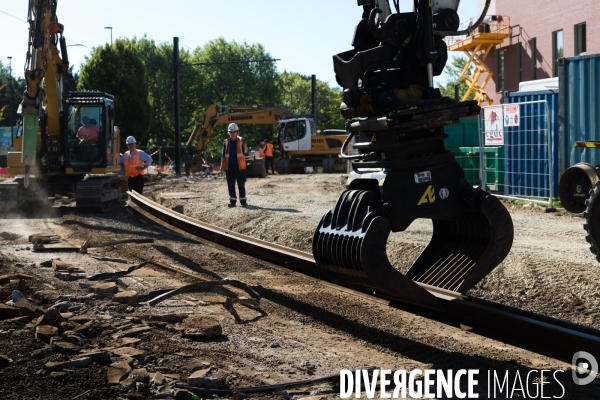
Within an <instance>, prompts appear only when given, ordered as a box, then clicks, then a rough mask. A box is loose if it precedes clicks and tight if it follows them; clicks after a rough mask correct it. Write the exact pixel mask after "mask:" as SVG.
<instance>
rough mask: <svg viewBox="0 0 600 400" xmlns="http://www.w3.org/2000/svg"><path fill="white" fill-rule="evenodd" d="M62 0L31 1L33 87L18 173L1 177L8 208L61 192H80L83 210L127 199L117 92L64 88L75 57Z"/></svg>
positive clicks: (12, 170)
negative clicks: (120, 159) (59, 6)
mask: <svg viewBox="0 0 600 400" xmlns="http://www.w3.org/2000/svg"><path fill="white" fill-rule="evenodd" d="M57 2H58V1H57V0H30V1H29V9H28V14H27V21H28V23H29V37H28V45H29V47H28V51H27V59H26V64H25V81H26V84H27V88H26V91H25V92H24V94H23V100H22V102H21V104H20V105H19V110H18V112H19V114H20V115H21V118H22V119H21V122H20V134H19V135H18V137H16V138H14V146H13V147H14V150H13V151H11V152H9V153H8V157H7V160H8V161H7V162H8V169H7V173H8V174H9V175H10V176H12V177H14V178H12V179H10V180H8V181H4V182H1V183H0V207H2V208H3V209H4V211H5V212H6V211H13V210H23V209H28V208H32V207H35V206H37V205H39V203H40V201H41V202H42V203H44V202H47V200H48V198H49V197H53V196H55V195H62V196H68V197H71V196H73V195H74V196H75V200H76V204H77V209H78V210H81V211H92V212H98V211H100V212H101V211H107V210H110V209H111V208H113V207H115V206H118V205H120V204H123V203H124V202H125V201H126V200H127V193H126V192H127V182H126V180H125V179H124V177H121V176H119V175H117V174H112V175H111V174H110V173H117V172H118V171H119V170H120V169H121V167H120V166H119V165H118V164H117V159H118V157H119V143H120V141H119V130H118V128H117V127H115V126H114V119H115V102H114V97H113V96H112V95H110V94H107V93H103V92H99V91H81V92H70V93H68V94H66V95H64V94H63V74H64V73H65V71H67V69H68V67H69V60H68V56H67V46H66V42H65V38H64V36H63V32H64V26H63V25H62V24H60V23H59V22H58V18H57V15H56V8H57ZM82 121H84V122H85V126H84V122H82ZM80 128H81V129H80Z"/></svg>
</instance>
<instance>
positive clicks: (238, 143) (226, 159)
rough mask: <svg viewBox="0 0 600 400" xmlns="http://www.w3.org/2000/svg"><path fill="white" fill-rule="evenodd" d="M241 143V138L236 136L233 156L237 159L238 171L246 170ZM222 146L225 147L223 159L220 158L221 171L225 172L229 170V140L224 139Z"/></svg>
mask: <svg viewBox="0 0 600 400" xmlns="http://www.w3.org/2000/svg"><path fill="white" fill-rule="evenodd" d="M243 141H244V139H243V138H242V137H241V136H238V138H237V140H236V146H237V149H236V151H235V154H236V157H237V162H238V167H239V169H240V171H242V170H245V169H246V157H245V156H244V152H243V151H242V142H243ZM223 145H224V146H225V154H224V157H223V158H221V169H223V171H227V169H228V168H229V139H225V141H224V142H223Z"/></svg>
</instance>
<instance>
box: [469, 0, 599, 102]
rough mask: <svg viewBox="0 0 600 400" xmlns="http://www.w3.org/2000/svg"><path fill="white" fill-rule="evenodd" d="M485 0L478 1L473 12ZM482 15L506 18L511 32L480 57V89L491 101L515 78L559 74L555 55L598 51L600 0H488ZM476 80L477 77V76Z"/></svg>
mask: <svg viewBox="0 0 600 400" xmlns="http://www.w3.org/2000/svg"><path fill="white" fill-rule="evenodd" d="M484 5H485V0H478V4H477V8H478V15H479V14H480V13H481V12H482V10H483V7H484ZM487 15H501V16H503V17H504V19H508V20H509V21H510V35H509V37H508V38H507V39H505V40H504V42H503V43H502V44H500V45H496V46H495V48H494V50H492V51H491V52H490V54H489V56H488V57H487V58H486V60H485V64H486V65H487V66H488V67H489V68H490V69H491V70H492V71H493V76H492V79H491V80H490V81H489V82H488V84H487V86H486V87H485V92H486V93H487V95H488V96H489V97H490V98H491V99H492V100H493V101H494V104H499V103H503V102H504V96H503V93H504V92H505V91H517V90H519V82H523V81H530V80H537V79H545V78H551V77H555V76H558V67H557V63H556V59H557V58H559V57H572V56H577V55H585V54H595V53H600V30H599V29H598V25H600V24H599V23H598V15H600V0H580V1H577V2H573V1H570V0H492V1H491V4H490V7H489V9H488V12H487ZM480 81H481V80H480Z"/></svg>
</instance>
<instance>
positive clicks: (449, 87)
mask: <svg viewBox="0 0 600 400" xmlns="http://www.w3.org/2000/svg"><path fill="white" fill-rule="evenodd" d="M467 61H468V60H467V58H465V57H456V58H455V59H453V60H452V62H451V63H450V64H448V65H446V69H445V70H444V71H445V72H446V74H447V75H448V82H446V84H445V85H440V84H438V85H437V86H438V88H439V89H440V92H441V93H442V96H446V97H450V98H451V99H453V98H454V86H455V85H458V95H459V100H461V99H462V97H463V96H464V95H465V93H467V90H468V89H469V86H467V83H466V82H465V81H463V80H462V79H461V78H460V74H461V73H462V71H463V70H464V68H465V65H466V64H467ZM472 72H473V67H472V66H470V67H469V71H468V72H467V74H466V75H470V74H471V73H472ZM474 98H475V94H474V93H473V92H471V93H470V94H469V100H473V99H474Z"/></svg>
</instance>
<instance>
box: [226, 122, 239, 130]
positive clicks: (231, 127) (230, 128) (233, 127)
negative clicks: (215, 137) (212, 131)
mask: <svg viewBox="0 0 600 400" xmlns="http://www.w3.org/2000/svg"><path fill="white" fill-rule="evenodd" d="M239 130H240V128H238V126H237V124H233V123H232V124H229V126H228V127H227V132H231V131H239Z"/></svg>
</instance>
